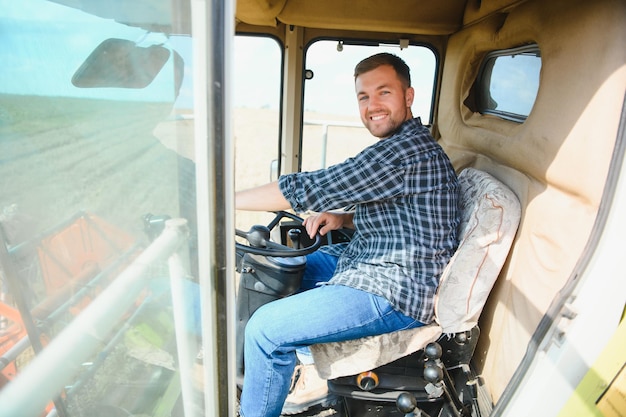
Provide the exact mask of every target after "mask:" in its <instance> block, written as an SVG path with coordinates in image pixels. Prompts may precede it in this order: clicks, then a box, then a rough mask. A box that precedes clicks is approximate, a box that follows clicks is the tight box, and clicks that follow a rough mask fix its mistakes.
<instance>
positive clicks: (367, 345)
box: [310, 323, 441, 379]
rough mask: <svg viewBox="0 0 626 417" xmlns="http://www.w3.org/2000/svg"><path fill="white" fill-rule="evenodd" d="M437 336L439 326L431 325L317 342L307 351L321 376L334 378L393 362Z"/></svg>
mask: <svg viewBox="0 0 626 417" xmlns="http://www.w3.org/2000/svg"><path fill="white" fill-rule="evenodd" d="M439 336H441V327H439V326H438V325H437V324H436V323H433V324H430V325H427V326H422V327H417V328H415V329H409V330H399V331H396V332H391V333H385V334H381V335H377V336H369V337H363V338H360V339H355V340H346V341H345V342H336V343H320V344H317V345H312V346H310V349H311V354H312V355H313V360H314V361H315V367H316V368H317V372H318V373H319V375H320V377H321V378H324V379H333V378H339V377H340V376H346V375H354V374H358V373H359V372H363V371H367V370H369V369H374V368H377V367H379V366H382V365H385V364H387V363H390V362H393V361H395V360H396V359H399V358H402V357H404V356H407V355H410V354H411V353H413V352H417V351H418V350H420V349H421V348H423V347H424V346H426V345H427V344H428V343H430V342H434V341H435V340H437V339H438V338H439Z"/></svg>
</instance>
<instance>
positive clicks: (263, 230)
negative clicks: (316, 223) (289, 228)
mask: <svg viewBox="0 0 626 417" xmlns="http://www.w3.org/2000/svg"><path fill="white" fill-rule="evenodd" d="M273 213H274V214H275V217H274V219H273V220H272V221H271V222H270V223H269V224H268V225H267V226H262V225H255V226H252V228H251V229H250V230H249V231H247V232H244V231H242V230H239V229H235V234H236V235H237V236H239V237H242V238H244V239H246V240H247V241H248V243H249V245H244V244H243V243H239V242H235V248H236V249H237V250H239V251H242V252H246V253H251V254H254V255H261V256H278V257H296V256H304V255H308V254H310V253H313V252H315V251H316V250H317V249H318V248H319V247H320V246H321V245H322V237H321V236H320V234H319V233H318V234H316V235H315V241H314V242H313V244H312V245H311V246H307V247H306V248H299V249H295V248H292V247H289V246H286V245H281V244H280V243H276V242H272V241H270V231H271V230H272V229H274V228H275V227H276V226H277V225H278V224H279V223H280V221H281V220H282V219H283V218H285V217H287V218H290V219H292V220H295V221H297V222H300V223H302V218H300V217H298V216H296V215H295V214H292V213H289V212H286V211H275V212H273Z"/></svg>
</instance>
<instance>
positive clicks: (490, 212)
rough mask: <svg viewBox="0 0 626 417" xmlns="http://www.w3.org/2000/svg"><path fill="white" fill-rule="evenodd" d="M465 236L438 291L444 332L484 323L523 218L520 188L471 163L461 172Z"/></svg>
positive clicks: (437, 314) (461, 228) (438, 317)
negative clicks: (491, 294)
mask: <svg viewBox="0 0 626 417" xmlns="http://www.w3.org/2000/svg"><path fill="white" fill-rule="evenodd" d="M459 186H460V190H461V198H460V200H461V201H460V204H461V223H460V225H459V231H460V233H459V236H461V241H460V243H459V247H458V249H457V251H456V252H455V254H454V256H453V257H452V259H451V260H450V262H449V263H448V266H447V267H446V269H445V270H444V272H443V274H442V276H441V279H440V282H439V288H438V290H437V295H436V297H435V317H436V320H437V322H438V323H439V324H440V325H441V327H442V328H443V332H444V333H457V332H462V331H466V330H470V329H471V328H472V327H474V326H476V325H477V324H478V318H479V316H480V313H481V312H482V310H483V307H484V306H485V303H486V302H487V297H488V296H489V292H490V291H491V288H492V287H493V284H494V283H495V281H496V279H497V278H498V275H499V274H500V270H501V269H502V266H503V264H504V262H505V260H506V258H507V256H508V253H509V250H510V248H511V243H512V242H513V238H514V237H515V233H516V232H517V226H518V224H519V220H520V213H521V209H520V204H519V200H518V199H517V197H516V196H515V194H514V193H513V192H512V191H511V190H510V189H509V188H508V187H507V186H505V185H504V184H502V183H501V182H500V181H498V180H496V179H495V178H494V177H492V176H491V175H489V174H487V173H486V172H483V171H479V170H477V169H474V168H466V169H465V170H463V171H462V172H461V174H460V175H459Z"/></svg>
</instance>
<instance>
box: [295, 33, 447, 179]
mask: <svg viewBox="0 0 626 417" xmlns="http://www.w3.org/2000/svg"><path fill="white" fill-rule="evenodd" d="M381 52H389V53H392V54H395V55H398V56H400V57H401V58H402V59H404V61H405V62H406V63H407V64H408V65H409V67H410V69H411V84H412V86H413V88H414V89H415V100H414V104H413V107H412V110H413V115H414V116H415V117H420V118H421V119H422V123H424V124H430V123H431V119H432V103H433V92H434V82H435V74H436V67H437V59H436V56H435V54H434V52H433V51H432V50H431V49H430V48H428V47H426V46H422V45H408V46H407V47H405V48H400V47H399V46H398V45H383V44H379V43H378V42H363V41H359V42H356V41H348V40H319V41H316V42H314V43H312V44H311V45H310V46H309V47H308V48H307V51H306V58H305V59H306V70H307V74H308V76H307V80H306V81H305V87H304V88H305V91H304V120H303V124H304V126H303V134H302V166H301V170H303V171H308V170H314V169H319V168H325V167H327V166H329V165H332V164H336V163H339V162H341V161H343V160H345V159H346V158H349V157H351V156H354V155H355V154H356V153H357V152H358V151H359V150H362V149H363V148H365V147H367V146H369V145H370V144H372V143H374V142H375V141H376V140H377V138H375V137H373V136H372V135H371V134H370V133H369V132H368V131H367V129H365V127H363V124H362V123H361V120H360V117H359V109H358V104H357V100H356V95H355V92H354V67H355V65H356V64H357V63H358V62H359V61H361V60H362V59H364V58H366V57H368V56H370V55H374V54H377V53H381Z"/></svg>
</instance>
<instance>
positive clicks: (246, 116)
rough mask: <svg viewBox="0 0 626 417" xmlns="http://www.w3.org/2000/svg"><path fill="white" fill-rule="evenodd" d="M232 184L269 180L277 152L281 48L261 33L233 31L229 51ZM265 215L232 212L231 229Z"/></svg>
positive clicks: (248, 185)
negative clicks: (233, 45)
mask: <svg viewBox="0 0 626 417" xmlns="http://www.w3.org/2000/svg"><path fill="white" fill-rule="evenodd" d="M233 59H234V63H233V70H234V74H233V77H232V79H233V80H234V82H233V89H234V93H233V99H234V110H233V116H234V117H233V129H234V139H235V188H236V189H237V190H243V189H247V188H252V187H255V186H257V185H261V184H264V183H266V182H268V181H269V180H270V173H271V166H272V161H274V160H276V157H277V155H278V144H279V137H280V91H281V74H282V50H281V45H280V43H279V42H278V41H277V40H276V39H274V38H270V37H267V36H252V35H237V36H236V37H235V47H234V51H233ZM267 216H268V215H267V213H263V212H243V211H239V212H237V216H236V219H235V221H236V224H237V227H239V228H241V229H243V230H247V229H248V228H249V227H250V225H252V224H266V223H267V220H266V217H267Z"/></svg>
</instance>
